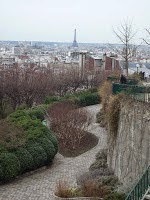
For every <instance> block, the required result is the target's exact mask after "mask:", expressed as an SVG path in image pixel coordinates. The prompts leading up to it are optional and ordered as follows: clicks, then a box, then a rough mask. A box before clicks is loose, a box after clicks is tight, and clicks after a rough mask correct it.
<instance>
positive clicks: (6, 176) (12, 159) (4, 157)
mask: <svg viewBox="0 0 150 200" xmlns="http://www.w3.org/2000/svg"><path fill="white" fill-rule="evenodd" d="M0 166H1V170H0V180H1V181H10V180H11V179H13V178H15V177H16V176H17V174H19V172H20V162H19V160H18V158H17V157H16V156H15V155H14V154H13V153H1V154H0Z"/></svg>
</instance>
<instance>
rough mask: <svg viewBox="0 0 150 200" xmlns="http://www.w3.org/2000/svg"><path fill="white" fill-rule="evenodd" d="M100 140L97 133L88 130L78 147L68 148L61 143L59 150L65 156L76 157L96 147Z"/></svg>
mask: <svg viewBox="0 0 150 200" xmlns="http://www.w3.org/2000/svg"><path fill="white" fill-rule="evenodd" d="M98 141H99V139H98V138H97V137H96V136H95V135H93V134H92V133H89V132H86V134H85V136H84V137H83V138H82V139H81V142H80V145H79V146H78V148H77V149H73V150H70V149H68V148H64V147H61V144H59V150H58V151H59V153H60V154H61V155H63V156H65V157H76V156H79V155H81V154H83V153H85V152H87V151H89V150H90V149H92V148H93V147H95V146H96V145H97V144H98Z"/></svg>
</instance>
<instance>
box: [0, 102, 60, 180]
mask: <svg viewBox="0 0 150 200" xmlns="http://www.w3.org/2000/svg"><path fill="white" fill-rule="evenodd" d="M44 115H45V108H43V107H42V106H39V107H36V108H32V109H27V110H26V109H24V110H17V111H16V112H14V113H12V114H10V115H9V116H8V118H7V120H6V123H8V125H9V124H13V125H14V126H15V127H18V128H19V129H20V130H21V131H20V132H19V134H20V135H19V136H17V138H15V141H14V143H12V142H10V141H3V143H1V144H0V181H9V180H11V179H13V178H15V177H16V176H17V175H19V174H22V173H24V172H26V171H29V170H33V169H36V168H38V167H41V166H43V165H46V164H49V163H51V162H52V160H53V158H54V156H55V154H56V153H57V151H58V144H57V140H56V137H55V136H54V135H53V133H52V131H51V130H49V129H48V128H47V127H45V126H44V125H43V124H42V120H43V117H44ZM6 131H7V130H6ZM21 140H23V142H22V143H20V145H15V142H17V143H18V142H19V141H21Z"/></svg>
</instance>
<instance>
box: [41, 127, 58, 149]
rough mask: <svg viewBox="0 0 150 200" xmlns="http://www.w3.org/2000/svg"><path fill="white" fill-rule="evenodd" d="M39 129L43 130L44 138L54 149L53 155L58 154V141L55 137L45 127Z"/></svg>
mask: <svg viewBox="0 0 150 200" xmlns="http://www.w3.org/2000/svg"><path fill="white" fill-rule="evenodd" d="M41 129H42V130H43V132H44V134H45V136H46V137H47V138H48V139H49V140H50V141H51V142H52V143H53V145H54V147H55V153H57V152H58V141H57V139H56V136H55V135H54V134H53V133H52V131H51V130H49V129H48V128H47V127H42V128H41Z"/></svg>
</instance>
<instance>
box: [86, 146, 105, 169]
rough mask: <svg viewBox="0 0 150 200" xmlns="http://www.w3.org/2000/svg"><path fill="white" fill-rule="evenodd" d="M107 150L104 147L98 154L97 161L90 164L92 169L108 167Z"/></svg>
mask: <svg viewBox="0 0 150 200" xmlns="http://www.w3.org/2000/svg"><path fill="white" fill-rule="evenodd" d="M107 167H108V165H107V150H106V149H103V150H101V151H99V152H98V153H97V154H96V160H95V162H94V163H93V164H92V165H91V166H90V168H89V169H90V170H95V169H100V168H107Z"/></svg>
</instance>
